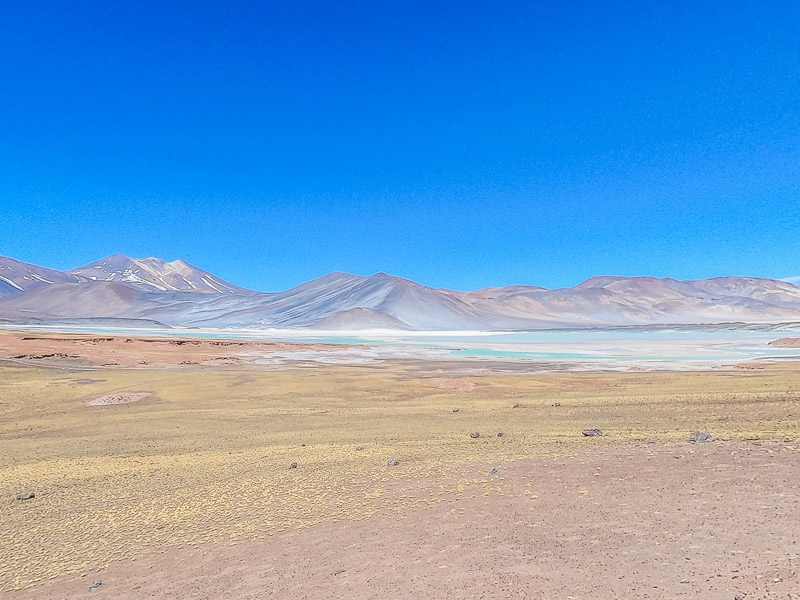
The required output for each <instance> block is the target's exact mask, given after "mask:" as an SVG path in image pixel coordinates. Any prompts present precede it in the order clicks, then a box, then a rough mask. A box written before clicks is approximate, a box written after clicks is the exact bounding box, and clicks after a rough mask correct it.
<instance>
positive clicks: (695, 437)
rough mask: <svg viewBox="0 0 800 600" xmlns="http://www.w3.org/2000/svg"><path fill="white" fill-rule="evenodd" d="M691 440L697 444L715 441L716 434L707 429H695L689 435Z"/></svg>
mask: <svg viewBox="0 0 800 600" xmlns="http://www.w3.org/2000/svg"><path fill="white" fill-rule="evenodd" d="M689 441H690V442H692V443H695V444H702V443H703V442H713V441H714V436H713V435H711V434H710V433H708V432H707V431H695V432H694V433H693V434H692V435H690V436H689Z"/></svg>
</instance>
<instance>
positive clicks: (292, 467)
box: [289, 462, 297, 469]
mask: <svg viewBox="0 0 800 600" xmlns="http://www.w3.org/2000/svg"><path fill="white" fill-rule="evenodd" d="M289 468H290V469H296V468H297V463H296V462H293V463H292V464H290V465H289Z"/></svg>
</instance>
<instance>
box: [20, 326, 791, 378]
mask: <svg viewBox="0 0 800 600" xmlns="http://www.w3.org/2000/svg"><path fill="white" fill-rule="evenodd" d="M25 329H26V330H28V331H39V332H54V331H58V332H61V333H84V334H92V335H121V336H136V337H159V338H165V337H166V338H170V337H176V338H177V337H182V338H195V339H232V340H234V339H235V340H251V341H274V342H302V343H324V344H337V345H347V346H353V347H354V348H353V352H354V353H356V354H363V357H364V358H365V359H367V358H369V359H370V360H374V359H380V358H387V359H388V358H403V357H408V356H409V355H410V354H409V353H411V355H413V356H416V357H425V356H430V357H431V358H435V359H438V360H442V359H448V358H449V359H453V360H458V359H476V360H480V359H495V360H507V361H550V362H553V361H556V362H562V363H591V364H593V365H595V366H597V365H601V366H608V367H609V368H614V367H623V368H630V367H634V366H638V367H644V368H660V367H663V368H669V367H675V366H692V365H698V366H712V365H731V364H735V363H740V362H745V361H751V360H761V361H780V360H786V359H800V348H775V347H771V346H768V343H769V342H770V341H773V340H776V339H779V338H782V337H795V336H800V333H798V332H797V330H796V329H794V326H792V325H788V326H761V327H759V328H756V327H754V326H738V327H737V326H724V327H723V326H681V327H674V328H664V327H654V328H644V327H640V328H616V329H613V328H610V329H593V330H585V329H584V330H563V331H553V330H551V331H531V332H480V331H463V332H394V331H381V332H379V331H370V332H353V333H349V332H348V333H341V332H320V331H310V330H237V329H224V330H219V329H217V330H203V329H179V328H174V329H123V328H110V327H101V328H85V327H76V326H73V327H51V326H29V327H26V328H25Z"/></svg>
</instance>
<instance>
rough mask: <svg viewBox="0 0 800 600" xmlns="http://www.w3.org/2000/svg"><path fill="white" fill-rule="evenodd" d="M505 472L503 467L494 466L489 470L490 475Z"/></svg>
mask: <svg viewBox="0 0 800 600" xmlns="http://www.w3.org/2000/svg"><path fill="white" fill-rule="evenodd" d="M502 472H503V467H492V470H491V471H489V475H497V474H498V473H502Z"/></svg>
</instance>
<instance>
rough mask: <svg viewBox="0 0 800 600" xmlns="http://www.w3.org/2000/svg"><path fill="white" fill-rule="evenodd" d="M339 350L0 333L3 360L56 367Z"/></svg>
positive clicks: (227, 360) (209, 361)
mask: <svg viewBox="0 0 800 600" xmlns="http://www.w3.org/2000/svg"><path fill="white" fill-rule="evenodd" d="M341 350H344V347H342V346H338V345H334V344H301V343H284V342H255V341H240V340H201V339H172V338H164V339H159V338H143V337H134V336H123V337H114V336H97V335H88V334H87V335H73V334H69V335H61V334H57V333H47V334H35V333H23V332H15V331H0V358H5V359H10V360H12V361H17V362H23V363H28V364H38V365H42V366H56V367H81V366H83V367H100V366H105V367H150V368H152V367H165V366H194V365H205V366H210V367H219V366H230V365H235V364H237V363H240V362H242V361H243V360H247V359H251V358H253V357H258V356H262V355H264V354H274V353H282V354H286V353H294V352H309V351H315V352H321V351H324V352H337V351H341Z"/></svg>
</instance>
